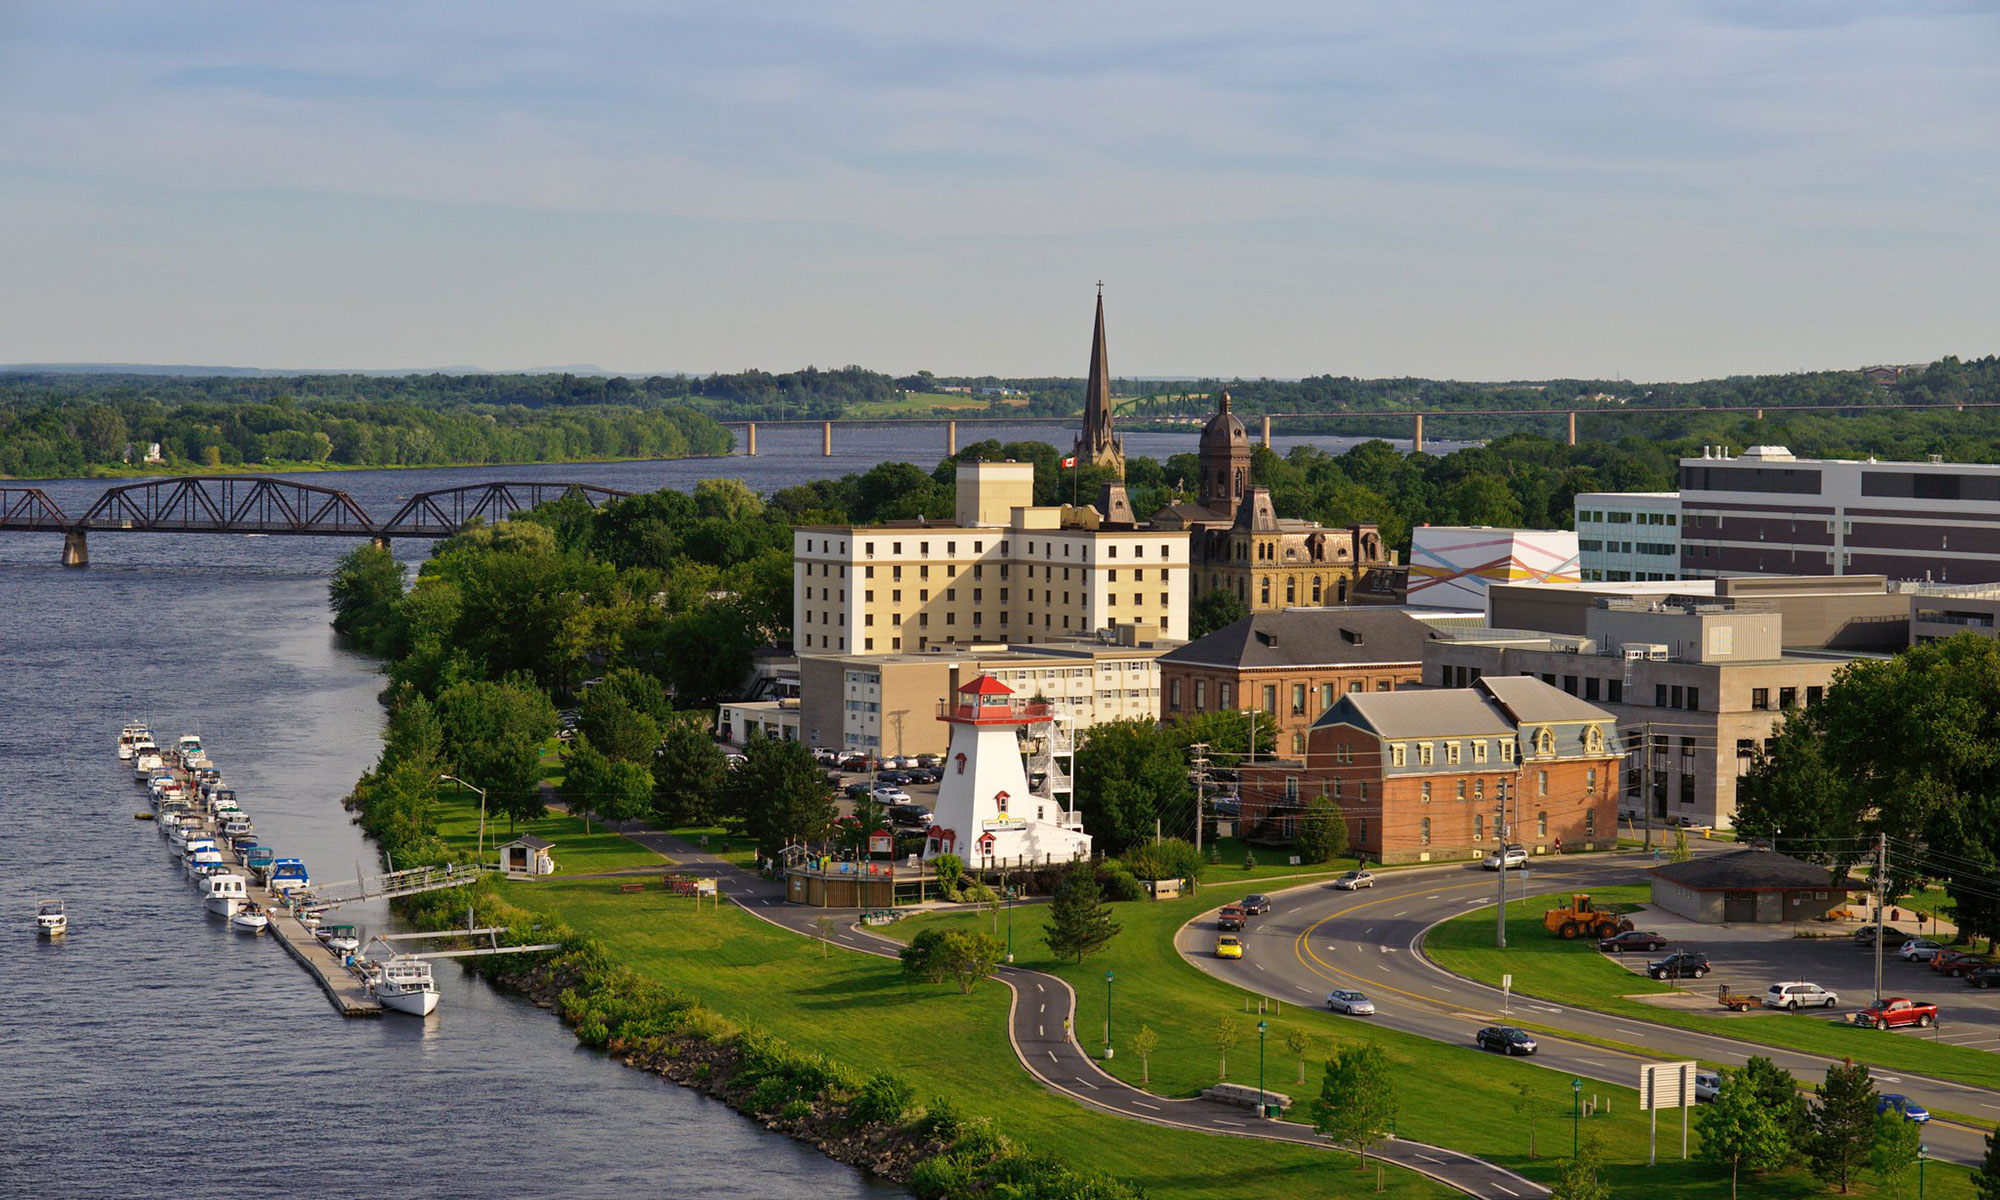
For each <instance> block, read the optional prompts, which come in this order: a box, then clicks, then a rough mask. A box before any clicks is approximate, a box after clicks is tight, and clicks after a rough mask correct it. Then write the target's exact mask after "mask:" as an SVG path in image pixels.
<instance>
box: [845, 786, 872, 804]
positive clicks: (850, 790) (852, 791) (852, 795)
mask: <svg viewBox="0 0 2000 1200" xmlns="http://www.w3.org/2000/svg"><path fill="white" fill-rule="evenodd" d="M841 790H842V791H844V792H846V793H847V796H848V798H849V799H850V800H859V799H861V798H862V797H863V796H866V795H867V794H868V785H867V784H865V783H850V784H848V785H847V786H846V787H845V788H842V789H841Z"/></svg>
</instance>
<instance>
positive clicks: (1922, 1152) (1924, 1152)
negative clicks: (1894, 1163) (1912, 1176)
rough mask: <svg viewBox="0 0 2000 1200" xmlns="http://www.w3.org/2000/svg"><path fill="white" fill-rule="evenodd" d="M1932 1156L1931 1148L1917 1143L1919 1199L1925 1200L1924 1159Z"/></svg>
mask: <svg viewBox="0 0 2000 1200" xmlns="http://www.w3.org/2000/svg"><path fill="white" fill-rule="evenodd" d="M1930 1156H1931V1152H1930V1148H1929V1147H1927V1146H1925V1145H1924V1144H1923V1143H1922V1142H1918V1143H1917V1200H1924V1160H1925V1159H1927V1158H1929V1157H1930Z"/></svg>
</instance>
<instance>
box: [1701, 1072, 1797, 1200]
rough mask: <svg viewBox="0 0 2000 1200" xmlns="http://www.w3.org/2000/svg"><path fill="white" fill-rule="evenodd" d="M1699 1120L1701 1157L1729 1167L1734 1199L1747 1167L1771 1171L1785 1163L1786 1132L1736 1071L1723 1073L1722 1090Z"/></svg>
mask: <svg viewBox="0 0 2000 1200" xmlns="http://www.w3.org/2000/svg"><path fill="white" fill-rule="evenodd" d="M1695 1121H1696V1127H1697V1128H1698V1129H1699V1130H1700V1131H1701V1147H1700V1149H1699V1151H1698V1154H1699V1156H1700V1158H1701V1159H1702V1160H1703V1161H1704V1162H1712V1163H1720V1164H1723V1165H1725V1166H1727V1167H1728V1168H1729V1195H1730V1200H1735V1196H1736V1184H1737V1177H1738V1175H1739V1174H1740V1173H1741V1172H1742V1171H1743V1170H1744V1169H1745V1168H1748V1169H1749V1170H1752V1171H1768V1170H1772V1169H1774V1168H1776V1167H1781V1166H1783V1165H1784V1163H1785V1155H1786V1153H1787V1148H1786V1145H1785V1132H1784V1130H1783V1129H1780V1128H1779V1127H1778V1122H1777V1121H1776V1120H1774V1119H1773V1118H1772V1116H1771V1114H1770V1113H1768V1112H1766V1111H1765V1110H1764V1106H1763V1104H1762V1102H1761V1101H1759V1099H1758V1098H1757V1095H1756V1093H1755V1092H1753V1091H1752V1090H1751V1089H1750V1088H1748V1087H1745V1086H1744V1085H1743V1083H1742V1081H1741V1080H1740V1079H1738V1078H1737V1077H1736V1075H1735V1073H1734V1072H1729V1071H1725V1072H1723V1076H1722V1087H1721V1089H1720V1090H1719V1091H1717V1092H1716V1094H1715V1099H1714V1100H1713V1101H1711V1102H1710V1103H1709V1104H1708V1105H1707V1106H1706V1107H1704V1108H1703V1109H1702V1110H1701V1112H1700V1114H1699V1115H1698V1116H1697V1117H1696V1118H1695Z"/></svg>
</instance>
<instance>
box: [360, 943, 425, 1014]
mask: <svg viewBox="0 0 2000 1200" xmlns="http://www.w3.org/2000/svg"><path fill="white" fill-rule="evenodd" d="M368 985H369V990H370V991H372V992H374V993H375V999H376V1000H378V1001H380V1002H381V1004H382V1007H384V1008H390V1009H394V1010H396V1011H397V1012H400V1013H408V1014H410V1015H411V1016H413V1017H428V1016H430V1015H431V1013H433V1012H435V1011H436V1010H437V1004H438V990H437V980H436V979H434V978H433V977H432V975H431V964H430V963H429V962H427V961H426V960H424V959H421V958H418V957H417V956H415V955H413V954H396V955H392V956H390V957H389V958H387V959H384V960H382V961H380V962H377V963H375V964H374V966H373V968H372V969H371V970H370V971H369V973H368Z"/></svg>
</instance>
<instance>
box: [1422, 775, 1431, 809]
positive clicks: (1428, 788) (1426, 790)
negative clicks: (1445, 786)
mask: <svg viewBox="0 0 2000 1200" xmlns="http://www.w3.org/2000/svg"><path fill="white" fill-rule="evenodd" d="M1423 798H1424V803H1425V804H1429V803H1430V802H1431V781H1430V780H1428V779H1426V780H1424V792H1423Z"/></svg>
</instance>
